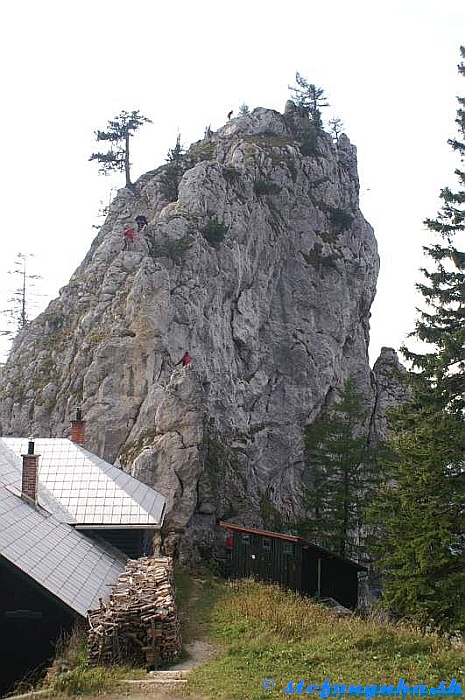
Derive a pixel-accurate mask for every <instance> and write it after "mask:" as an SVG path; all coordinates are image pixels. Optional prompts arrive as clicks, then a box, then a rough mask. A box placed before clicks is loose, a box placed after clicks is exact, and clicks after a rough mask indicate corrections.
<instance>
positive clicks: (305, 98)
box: [289, 72, 329, 128]
mask: <svg viewBox="0 0 465 700" xmlns="http://www.w3.org/2000/svg"><path fill="white" fill-rule="evenodd" d="M295 81H296V83H297V86H298V87H292V86H291V85H289V90H290V91H291V92H292V93H293V99H294V100H295V103H296V104H297V106H298V107H303V108H304V109H305V111H306V112H307V114H308V115H309V117H310V119H311V121H312V124H314V125H315V126H316V127H318V128H321V127H322V121H321V108H322V107H329V103H328V102H327V98H326V95H325V91H324V89H323V88H320V87H317V86H316V85H314V83H309V82H308V80H306V78H304V77H303V76H302V75H300V73H298V72H296V74H295Z"/></svg>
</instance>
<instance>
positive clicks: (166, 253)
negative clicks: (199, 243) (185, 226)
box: [149, 236, 192, 260]
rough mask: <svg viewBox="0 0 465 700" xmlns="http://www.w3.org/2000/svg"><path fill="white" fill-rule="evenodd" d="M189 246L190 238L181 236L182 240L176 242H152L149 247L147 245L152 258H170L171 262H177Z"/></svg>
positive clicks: (190, 243)
mask: <svg viewBox="0 0 465 700" xmlns="http://www.w3.org/2000/svg"><path fill="white" fill-rule="evenodd" d="M191 245H192V237H191V236H183V238H178V240H177V241H165V242H164V243H157V242H153V243H152V244H151V245H150V244H149V246H150V252H151V254H152V257H154V258H158V257H166V258H171V260H179V258H181V257H182V256H183V255H184V253H185V252H186V250H188V249H189V248H190V247H191Z"/></svg>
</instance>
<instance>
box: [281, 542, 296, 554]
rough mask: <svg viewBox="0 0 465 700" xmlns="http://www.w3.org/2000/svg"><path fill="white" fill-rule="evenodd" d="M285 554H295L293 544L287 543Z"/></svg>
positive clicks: (285, 544)
mask: <svg viewBox="0 0 465 700" xmlns="http://www.w3.org/2000/svg"><path fill="white" fill-rule="evenodd" d="M283 551H284V554H287V555H292V554H294V545H293V544H292V542H285V543H284V548H283Z"/></svg>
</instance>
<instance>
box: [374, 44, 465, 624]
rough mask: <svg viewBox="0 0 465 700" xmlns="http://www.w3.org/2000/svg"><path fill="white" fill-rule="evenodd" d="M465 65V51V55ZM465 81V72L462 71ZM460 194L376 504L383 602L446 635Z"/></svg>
mask: <svg viewBox="0 0 465 700" xmlns="http://www.w3.org/2000/svg"><path fill="white" fill-rule="evenodd" d="M461 54H462V57H463V58H465V48H464V47H461ZM459 71H460V73H461V75H463V76H465V66H464V64H463V63H461V64H460V65H459ZM459 105H460V106H459V109H458V112H457V115H458V116H457V120H456V121H457V124H458V126H459V139H452V140H450V141H449V143H450V144H451V145H452V147H453V149H454V150H455V151H457V152H458V153H459V156H460V160H461V162H462V163H463V160H464V157H465V112H464V109H463V107H464V106H465V100H464V98H459ZM455 172H456V175H457V176H458V179H459V189H458V190H457V191H455V192H454V191H452V190H451V189H449V188H445V189H444V190H442V192H441V199H442V200H443V205H442V208H441V210H440V212H439V214H438V216H437V218H436V219H434V220H432V219H427V220H426V222H425V223H426V226H427V228H428V229H429V231H431V232H433V233H434V234H436V241H435V242H434V243H432V244H430V245H427V246H425V247H424V251H425V253H426V255H427V256H428V257H429V258H430V259H431V260H432V261H433V267H432V268H431V269H426V268H424V269H422V273H423V275H424V277H425V281H424V282H422V283H420V284H418V285H417V288H418V289H419V290H420V291H421V293H422V294H423V297H424V300H425V309H424V310H421V311H420V312H419V318H418V321H417V322H416V327H415V331H414V332H413V333H412V334H411V335H412V336H414V337H416V338H417V339H418V340H420V341H423V343H425V344H426V347H427V348H428V349H427V350H425V351H421V352H419V351H415V352H414V351H411V350H408V349H407V348H404V349H403V351H404V354H405V355H406V356H407V358H408V359H410V360H411V362H412V364H413V366H414V369H415V372H413V373H412V375H411V382H412V388H413V392H414V393H413V399H412V401H411V402H409V403H408V404H406V405H404V406H403V407H401V408H400V409H398V410H397V411H395V412H394V414H393V415H392V416H391V428H392V430H393V437H392V447H393V449H394V452H395V455H396V459H395V460H394V461H392V462H391V465H390V466H391V470H390V479H389V480H388V481H386V483H385V484H384V486H383V488H382V489H381V490H380V491H379V493H378V498H377V499H376V501H375V502H373V504H372V509H371V511H372V517H373V520H374V522H375V523H377V526H376V531H377V533H378V542H377V549H378V554H379V556H380V562H379V564H380V568H381V571H382V572H383V574H384V593H383V603H384V605H385V607H386V608H387V609H389V610H390V611H391V612H392V613H394V614H395V615H396V616H400V617H412V618H415V619H416V620H418V621H420V622H422V623H424V624H433V625H436V626H438V627H440V628H443V629H457V628H460V629H462V630H463V629H465V603H464V599H463V592H464V591H465V546H464V533H465V461H464V456H465V423H464V406H465V404H464V390H465V379H464V378H465V371H464V370H465V324H464V320H465V318H464V315H465V276H464V269H465V253H464V252H463V251H461V250H460V249H459V245H460V236H461V235H462V240H463V231H464V230H465V210H464V206H463V205H464V203H465V189H464V185H465V172H464V171H463V170H461V169H457V170H456V171H455Z"/></svg>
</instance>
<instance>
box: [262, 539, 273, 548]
mask: <svg viewBox="0 0 465 700" xmlns="http://www.w3.org/2000/svg"><path fill="white" fill-rule="evenodd" d="M262 547H263V549H268V550H270V549H271V540H270V538H269V537H264V538H263V540H262Z"/></svg>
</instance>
